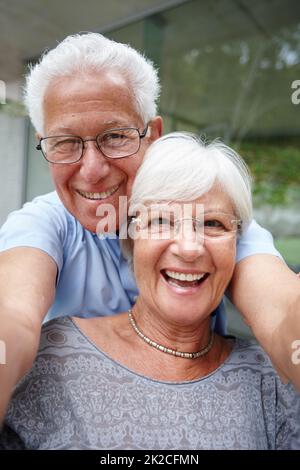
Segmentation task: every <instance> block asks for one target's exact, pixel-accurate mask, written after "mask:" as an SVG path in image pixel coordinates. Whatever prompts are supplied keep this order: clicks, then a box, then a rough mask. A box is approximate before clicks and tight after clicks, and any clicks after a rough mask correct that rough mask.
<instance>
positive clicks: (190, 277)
mask: <svg viewBox="0 0 300 470" xmlns="http://www.w3.org/2000/svg"><path fill="white" fill-rule="evenodd" d="M165 272H166V274H167V276H169V277H171V278H172V279H178V281H199V280H200V279H202V278H203V276H205V273H202V274H189V273H188V274H184V273H179V272H175V271H165Z"/></svg>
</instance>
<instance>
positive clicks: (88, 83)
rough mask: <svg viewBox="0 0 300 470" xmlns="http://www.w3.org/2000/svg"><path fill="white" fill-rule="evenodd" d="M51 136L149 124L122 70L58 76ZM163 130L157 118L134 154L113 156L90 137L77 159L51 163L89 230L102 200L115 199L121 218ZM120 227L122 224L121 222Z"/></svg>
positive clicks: (47, 112) (48, 106)
mask: <svg viewBox="0 0 300 470" xmlns="http://www.w3.org/2000/svg"><path fill="white" fill-rule="evenodd" d="M44 123H45V125H44V128H45V135H43V136H40V137H45V136H47V137H48V136H59V135H72V136H79V137H81V138H82V139H89V138H92V139H93V138H95V137H96V136H97V135H99V134H102V133H103V132H105V131H107V130H109V129H114V128H122V127H135V128H138V129H139V130H140V132H142V131H143V130H144V128H145V126H146V124H147V123H144V122H143V121H142V119H141V117H140V116H139V115H138V113H137V111H136V108H135V103H134V99H133V96H132V94H131V90H130V88H129V87H128V84H127V82H126V80H125V79H124V78H122V77H121V76H120V75H119V74H118V73H114V72H102V73H99V72H98V73H96V72H94V73H91V74H83V75H77V76H76V75H75V76H72V77H61V78H58V79H56V80H55V81H52V82H51V83H50V85H49V87H48V89H47V91H46V93H45V97H44ZM160 134H161V119H160V118H159V117H157V118H155V119H154V120H152V121H151V123H150V126H149V131H148V134H147V136H146V137H145V138H144V139H142V140H141V146H140V149H139V151H138V152H137V153H136V154H134V155H131V156H130V157H125V158H120V159H109V158H107V157H105V155H103V154H102V152H101V151H100V150H99V149H98V148H97V145H96V143H95V142H86V143H85V148H84V155H83V158H82V159H81V160H80V161H79V162H77V163H73V164H62V165H56V164H51V163H50V164H49V166H50V171H51V175H52V179H53V182H54V185H55V189H56V191H57V193H58V195H59V197H60V199H61V201H62V202H63V204H64V206H65V207H66V208H67V209H68V211H69V212H71V213H72V214H73V215H74V216H75V217H76V218H77V219H78V220H79V222H80V223H81V224H82V225H83V226H84V227H85V228H86V229H88V230H90V231H92V232H96V227H97V224H98V223H99V217H97V215H96V212H97V209H98V207H99V205H101V204H110V205H112V206H113V207H114V209H115V214H116V221H117V222H118V220H119V197H120V196H127V195H129V194H130V191H131V186H132V183H133V180H134V177H135V175H136V172H137V170H138V168H139V166H140V164H141V162H142V158H143V155H144V153H145V150H146V148H147V147H148V145H149V144H150V143H151V142H152V141H154V140H156V139H157V138H158V137H159V136H160ZM116 228H118V224H117V227H116Z"/></svg>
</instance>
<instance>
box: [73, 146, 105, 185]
mask: <svg viewBox="0 0 300 470" xmlns="http://www.w3.org/2000/svg"><path fill="white" fill-rule="evenodd" d="M109 171H110V162H109V161H108V160H107V158H105V156H104V155H103V153H102V152H101V150H99V148H98V146H97V143H96V142H95V141H92V140H87V141H85V142H84V149H83V156H82V159H81V167H80V174H81V176H82V177H83V178H84V179H85V180H86V181H87V182H89V183H92V184H94V183H97V182H98V181H99V180H100V179H102V178H105V177H106V176H107V175H108V174H109Z"/></svg>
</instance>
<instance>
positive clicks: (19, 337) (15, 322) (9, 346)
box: [0, 308, 41, 424]
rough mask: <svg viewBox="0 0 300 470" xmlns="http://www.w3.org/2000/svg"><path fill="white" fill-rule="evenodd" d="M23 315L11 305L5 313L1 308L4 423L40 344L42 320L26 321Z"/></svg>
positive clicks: (0, 378)
mask: <svg viewBox="0 0 300 470" xmlns="http://www.w3.org/2000/svg"><path fill="white" fill-rule="evenodd" d="M20 318H21V316H20V315H18V314H16V312H12V311H8V309H7V308H6V309H5V314H4V313H3V309H2V310H1V314H0V324H1V329H0V340H1V341H2V346H3V345H4V348H2V352H3V354H2V357H1V361H0V362H1V363H0V424H1V423H2V421H3V418H4V416H5V412H6V408H7V405H8V403H9V400H10V397H11V394H12V392H13V389H14V387H15V385H16V384H17V383H18V381H19V380H20V379H21V378H22V376H23V375H24V374H25V373H26V372H27V371H28V370H29V369H30V367H31V366H32V363H33V361H34V359H35V356H36V352H37V348H38V344H39V337H40V329H41V327H40V324H38V323H37V324H36V325H34V324H33V323H32V322H31V323H30V324H26V323H24V322H23V323H22V322H21V321H20Z"/></svg>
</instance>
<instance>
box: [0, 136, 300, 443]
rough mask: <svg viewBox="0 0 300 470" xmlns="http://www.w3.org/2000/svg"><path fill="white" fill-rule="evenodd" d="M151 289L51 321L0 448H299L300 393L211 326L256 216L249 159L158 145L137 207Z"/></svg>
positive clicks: (140, 269)
mask: <svg viewBox="0 0 300 470" xmlns="http://www.w3.org/2000/svg"><path fill="white" fill-rule="evenodd" d="M129 214H130V216H131V217H130V219H129V220H130V223H129V226H128V234H129V237H130V238H128V239H125V240H124V247H123V248H124V251H125V252H126V254H127V256H128V257H129V258H130V259H131V262H132V267H133V270H134V273H135V277H136V281H137V284H138V288H139V296H138V298H137V301H136V304H135V305H134V307H133V309H132V310H130V311H129V312H125V313H121V314H119V315H117V316H115V317H104V318H103V317H99V318H98V317H97V318H93V319H82V318H80V319H79V318H76V319H75V318H70V317H66V318H63V319H58V320H52V321H50V322H49V323H48V324H46V325H45V326H44V327H43V331H42V338H41V344H40V349H39V353H38V355H37V358H36V361H35V363H34V366H33V368H32V370H31V371H30V373H29V374H28V375H27V376H26V377H25V378H24V379H23V380H22V381H21V383H20V384H19V385H18V386H17V388H16V390H15V393H14V396H13V398H12V400H11V404H10V407H9V410H8V413H7V416H6V421H5V425H4V428H3V432H2V435H1V440H0V442H1V447H2V448H22V447H23V448H29V449H91V448H95V449H147V448H149V449H153V448H154V449H293V448H300V422H299V421H300V420H299V417H300V397H299V395H297V393H296V392H295V391H294V390H293V388H292V386H290V385H283V384H282V383H281V382H280V380H279V378H278V377H277V375H276V373H275V371H274V370H273V368H272V366H271V364H270V361H269V359H268V357H267V356H266V354H265V353H264V352H263V351H262V350H261V348H260V347H259V346H257V345H256V344H255V343H254V342H251V341H248V340H241V339H237V338H233V337H221V336H219V335H217V334H214V333H213V330H212V328H211V313H212V311H213V310H214V309H215V307H216V306H217V305H218V303H219V302H220V299H221V298H222V295H223V294H224V291H225V289H226V287H227V285H228V283H229V281H230V279H231V276H232V273H233V270H234V263H235V253H236V243H237V241H238V237H239V235H240V234H241V233H242V231H243V230H244V229H245V227H246V226H247V224H248V223H249V222H250V220H251V192H250V182H249V176H248V173H247V169H246V167H245V165H244V163H243V161H242V160H241V159H240V158H239V157H238V156H237V155H236V154H235V153H234V152H233V151H232V150H231V149H229V148H228V147H226V146H225V145H223V144H221V143H218V142H216V143H212V144H210V145H205V144H204V143H202V142H201V141H200V140H198V139H197V138H195V137H193V136H191V135H189V134H180V133H178V134H177V133H174V134H170V135H168V136H166V137H164V138H161V139H159V140H158V141H156V142H155V143H154V144H153V145H152V146H151V147H150V149H149V150H148V151H147V154H146V158H145V160H144V162H143V164H142V166H141V168H140V170H139V172H138V175H137V177H136V180H135V183H134V185H133V189H132V197H131V201H130V210H129Z"/></svg>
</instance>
